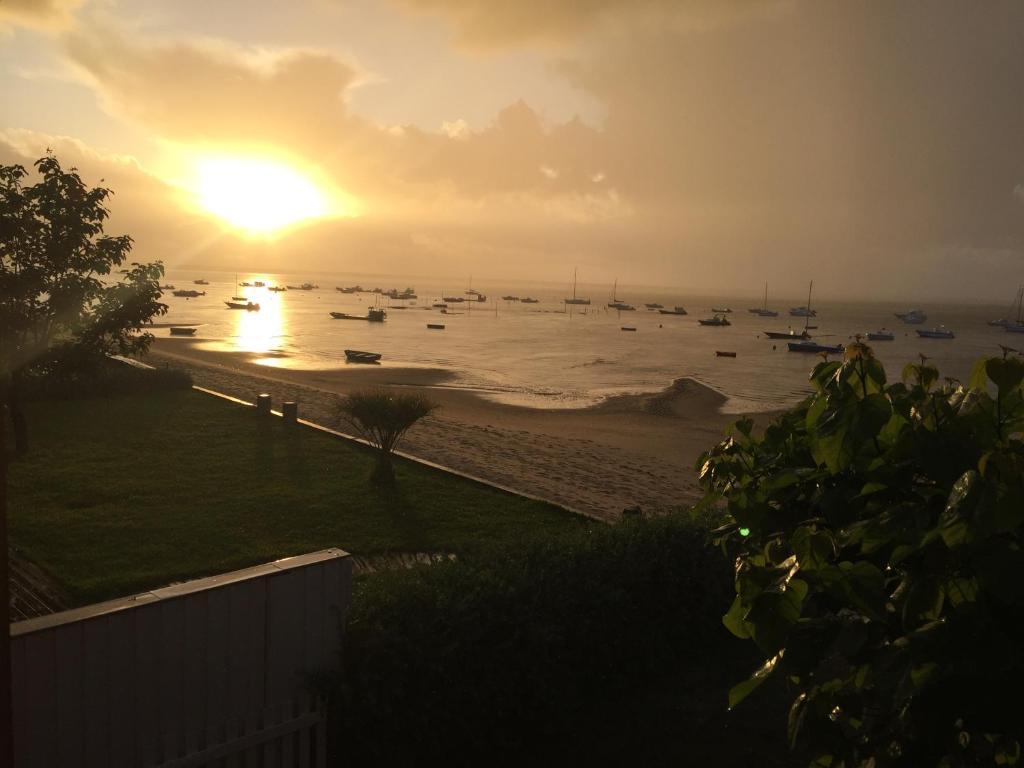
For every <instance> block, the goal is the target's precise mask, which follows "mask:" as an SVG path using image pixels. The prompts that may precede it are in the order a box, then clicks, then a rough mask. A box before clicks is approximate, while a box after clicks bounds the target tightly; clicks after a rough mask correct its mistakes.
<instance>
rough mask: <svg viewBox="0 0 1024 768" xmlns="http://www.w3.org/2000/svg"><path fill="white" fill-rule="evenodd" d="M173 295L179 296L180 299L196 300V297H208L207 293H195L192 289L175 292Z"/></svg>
mask: <svg viewBox="0 0 1024 768" xmlns="http://www.w3.org/2000/svg"><path fill="white" fill-rule="evenodd" d="M171 295H173V296H177V297H178V298H186V299H194V298H195V297H196V296H205V295H206V291H193V290H191V289H189V290H178V291H173V292H172V294H171Z"/></svg>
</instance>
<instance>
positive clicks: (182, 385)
mask: <svg viewBox="0 0 1024 768" xmlns="http://www.w3.org/2000/svg"><path fill="white" fill-rule="evenodd" d="M27 382H28V387H27V397H26V399H27V400H75V399H78V398H90V397H118V396H121V395H134V394H144V393H146V392H163V391H167V390H174V389H189V388H191V386H192V376H191V375H189V373H188V372H187V371H183V370H181V369H179V368H168V367H158V368H153V369H147V368H140V367H136V366H134V365H130V364H127V363H123V362H120V361H118V360H111V359H109V358H101V359H100V360H95V361H92V362H91V363H90V365H88V366H83V367H80V368H74V369H65V370H62V371H61V373H60V375H55V374H53V373H40V374H30V375H29V376H28V379H27Z"/></svg>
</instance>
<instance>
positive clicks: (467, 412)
mask: <svg viewBox="0 0 1024 768" xmlns="http://www.w3.org/2000/svg"><path fill="white" fill-rule="evenodd" d="M199 344H200V342H197V341H196V340H193V339H170V338H158V339H155V340H154V343H153V345H152V347H151V350H150V352H149V355H148V357H147V362H150V363H153V364H158V365H168V366H172V367H176V368H181V369H184V370H186V371H188V372H189V373H190V374H191V375H192V378H193V380H194V383H195V384H197V385H199V386H203V387H206V388H208V389H213V390H216V391H218V392H223V393H225V394H228V395H232V396H234V397H239V398H241V399H245V400H250V401H251V400H253V399H254V398H255V396H256V395H257V394H259V393H261V392H266V393H268V394H270V395H271V397H272V398H273V401H274V403H275V404H279V403H280V402H282V401H284V400H294V401H296V402H298V403H299V414H300V416H301V417H302V418H305V419H308V420H309V421H314V422H317V423H320V424H323V425H324V426H327V427H331V428H339V427H340V428H342V429H343V430H344V428H345V427H344V425H343V424H341V423H340V422H339V420H338V416H337V404H338V401H339V399H340V398H341V397H342V396H343V395H345V394H347V393H349V392H352V391H355V390H358V389H366V388H374V387H380V388H385V389H390V388H395V389H402V390H403V391H414V392H418V393H421V394H423V395H425V396H427V397H429V398H430V399H431V400H433V401H434V402H436V403H438V405H439V406H440V407H439V408H438V410H437V411H435V413H434V414H432V415H431V416H430V417H428V418H427V419H425V420H424V421H423V422H421V423H420V424H418V425H416V426H415V427H413V429H412V430H410V432H409V434H408V436H407V438H406V440H405V442H404V443H403V444H402V446H400V447H401V449H402V450H403V451H405V452H406V453H409V454H412V455H414V456H418V457H422V458H424V459H427V460H429V461H432V462H435V463H437V464H441V465H444V466H449V467H452V468H454V469H457V470H459V471H461V472H465V473H467V474H471V475H475V476H478V477H481V478H483V479H485V480H489V481H492V482H495V483H498V484H501V485H504V486H507V487H510V488H514V489H521V490H522V491H524V492H526V493H530V494H533V495H536V496H539V497H542V498H545V499H549V500H551V501H552V502H555V503H558V504H563V505H565V506H568V507H571V508H575V509H579V510H581V511H583V512H585V513H586V514H588V515H592V516H594V517H597V518H600V519H603V520H609V521H611V520H617V519H619V517H620V516H621V513H622V510H623V509H624V508H626V507H631V506H640V507H641V509H643V510H644V512H645V513H652V514H656V513H660V512H664V511H667V510H669V509H671V508H674V507H679V506H686V505H689V504H692V503H694V502H695V501H696V500H698V499H699V497H700V490H699V487H698V482H697V474H696V471H695V469H694V464H695V462H696V460H697V458H698V457H699V456H700V454H701V453H702V452H703V451H705V450H707V449H709V448H710V447H711V446H713V445H714V444H715V443H717V442H718V441H720V440H721V439H722V438H723V436H724V432H725V429H726V428H727V426H728V425H729V424H730V423H731V422H732V421H734V420H735V419H736V418H739V416H738V415H735V414H723V413H722V412H721V407H722V405H723V404H724V403H725V402H726V400H727V398H726V397H725V396H724V395H722V394H721V393H719V392H716V391H715V390H713V389H711V388H709V387H707V386H705V385H703V384H700V383H699V382H696V381H693V380H691V379H686V378H680V379H677V380H676V381H675V382H673V383H672V384H671V385H670V386H668V387H666V388H664V389H662V390H661V391H659V392H655V393H651V394H626V395H614V396H610V397H608V398H606V399H605V400H603V401H602V402H600V403H598V404H595V405H592V406H588V407H585V408H560V409H546V408H536V407H529V406H524V405H512V404H506V403H499V402H496V401H493V400H490V399H488V398H486V397H485V396H483V395H482V394H480V393H478V392H477V391H474V390H473V389H471V388H467V387H460V386H458V385H457V382H458V377H457V375H456V374H455V373H454V372H452V371H449V370H445V369H441V368H415V367H408V368H406V367H391V366H365V367H363V366H361V367H358V368H357V367H354V366H353V367H347V368H343V369H299V368H285V367H275V366H269V365H264V364H260V363H258V362H255V360H259V359H261V358H265V357H266V355H260V354H255V353H245V352H228V351H214V350H208V349H202V348H201V347H200V346H199ZM760 416H761V417H762V418H763V417H764V414H760Z"/></svg>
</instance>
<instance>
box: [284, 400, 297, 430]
mask: <svg viewBox="0 0 1024 768" xmlns="http://www.w3.org/2000/svg"><path fill="white" fill-rule="evenodd" d="M281 416H282V417H284V420H285V422H287V423H289V424H294V423H295V421H296V420H297V419H298V418H299V404H298V403H296V402H292V401H291V400H286V401H285V402H284V403H283V404H282V405H281Z"/></svg>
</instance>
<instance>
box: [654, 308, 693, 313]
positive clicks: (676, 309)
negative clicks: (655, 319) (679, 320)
mask: <svg viewBox="0 0 1024 768" xmlns="http://www.w3.org/2000/svg"><path fill="white" fill-rule="evenodd" d="M658 313H659V314H662V315H686V314H689V313H688V312H687V311H686V307H673V308H672V309H659V310H658Z"/></svg>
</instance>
